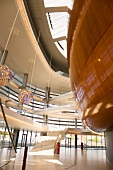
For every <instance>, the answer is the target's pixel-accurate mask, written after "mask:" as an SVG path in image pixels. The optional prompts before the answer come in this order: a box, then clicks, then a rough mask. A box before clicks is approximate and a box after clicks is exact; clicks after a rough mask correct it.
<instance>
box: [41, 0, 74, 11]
mask: <svg viewBox="0 0 113 170" xmlns="http://www.w3.org/2000/svg"><path fill="white" fill-rule="evenodd" d="M73 1H74V0H56V1H55V0H44V3H45V7H53V6H54V7H56V6H57V7H58V6H68V7H69V8H70V9H72V6H73Z"/></svg>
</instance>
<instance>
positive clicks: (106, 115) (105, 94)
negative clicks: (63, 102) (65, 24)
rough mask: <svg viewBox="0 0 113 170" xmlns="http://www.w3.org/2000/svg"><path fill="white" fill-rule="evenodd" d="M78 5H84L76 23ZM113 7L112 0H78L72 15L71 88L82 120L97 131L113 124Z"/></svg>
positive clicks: (70, 48) (70, 49) (69, 45)
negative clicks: (81, 1)
mask: <svg viewBox="0 0 113 170" xmlns="http://www.w3.org/2000/svg"><path fill="white" fill-rule="evenodd" d="M77 5H81V8H80V7H79V12H78V11H77V15H78V16H79V17H78V20H77V17H76V23H74V22H72V21H73V20H74V16H76V10H75V9H76V7H77ZM83 5H84V7H83ZM112 7H113V3H112V2H111V1H110V0H109V1H108V0H99V1H97V0H91V1H90V2H89V1H87V5H86V1H85V3H84V4H79V0H76V1H75V3H74V7H73V10H72V16H71V17H70V25H69V32H68V50H69V51H68V59H69V70H70V79H71V84H72V90H73V91H74V93H75V92H76V94H75V96H77V98H78V103H79V108H80V109H81V113H83V114H82V119H83V120H84V121H85V122H86V124H87V126H89V127H90V128H91V129H93V130H95V131H102V130H105V129H106V128H108V127H109V126H111V125H112V124H113V118H112V116H113V10H112ZM81 9H82V13H81ZM78 13H80V14H81V16H80V15H79V14H78ZM82 15H84V18H83V16H82ZM80 17H81V18H82V19H81V18H80ZM71 20H72V21H71ZM77 23H79V24H80V26H79V27H77V26H76V25H77ZM70 28H71V29H70ZM71 40H72V41H71ZM111 118H112V119H111Z"/></svg>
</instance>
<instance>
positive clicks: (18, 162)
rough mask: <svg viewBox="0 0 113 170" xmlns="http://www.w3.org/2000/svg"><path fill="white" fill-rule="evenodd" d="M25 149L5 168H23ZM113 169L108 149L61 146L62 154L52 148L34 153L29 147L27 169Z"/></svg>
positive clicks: (12, 169) (15, 169)
mask: <svg viewBox="0 0 113 170" xmlns="http://www.w3.org/2000/svg"><path fill="white" fill-rule="evenodd" d="M23 154H24V150H23V149H18V152H17V154H16V159H15V160H12V161H11V162H10V163H9V164H8V165H7V166H5V167H4V168H2V169H3V170H21V169H22V162H23V160H22V157H23ZM38 169H39V170H64V169H69V170H75V169H77V170H113V166H112V165H110V164H109V163H108V162H107V160H106V150H96V149H87V150H81V149H79V148H78V149H75V148H65V147H61V148H60V154H55V155H54V154H53V151H52V150H48V151H45V152H39V153H37V154H36V153H33V152H30V148H29V149H28V156H27V161H26V170H38Z"/></svg>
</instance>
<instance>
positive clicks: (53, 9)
mask: <svg viewBox="0 0 113 170" xmlns="http://www.w3.org/2000/svg"><path fill="white" fill-rule="evenodd" d="M52 12H68V13H69V14H70V12H71V10H70V9H69V8H68V7H67V6H61V7H59V6H58V7H47V8H46V13H52Z"/></svg>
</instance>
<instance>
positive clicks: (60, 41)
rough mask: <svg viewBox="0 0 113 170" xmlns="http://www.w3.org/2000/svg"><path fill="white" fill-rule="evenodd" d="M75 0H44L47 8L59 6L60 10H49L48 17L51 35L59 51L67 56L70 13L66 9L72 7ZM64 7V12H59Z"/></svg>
mask: <svg viewBox="0 0 113 170" xmlns="http://www.w3.org/2000/svg"><path fill="white" fill-rule="evenodd" d="M73 1H74V0H57V1H55V0H44V4H45V8H50V7H51V8H52V7H57V10H58V12H56V9H55V12H53V11H52V12H51V10H50V12H47V13H46V16H47V19H48V23H49V27H50V31H51V35H52V38H53V41H54V43H55V45H56V46H57V48H58V49H59V51H60V52H61V53H62V54H63V56H64V57H65V58H67V30H68V22H69V13H68V11H65V10H66V9H67V10H68V9H70V10H71V9H72V5H73ZM60 7H64V11H63V12H59V8H60Z"/></svg>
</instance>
